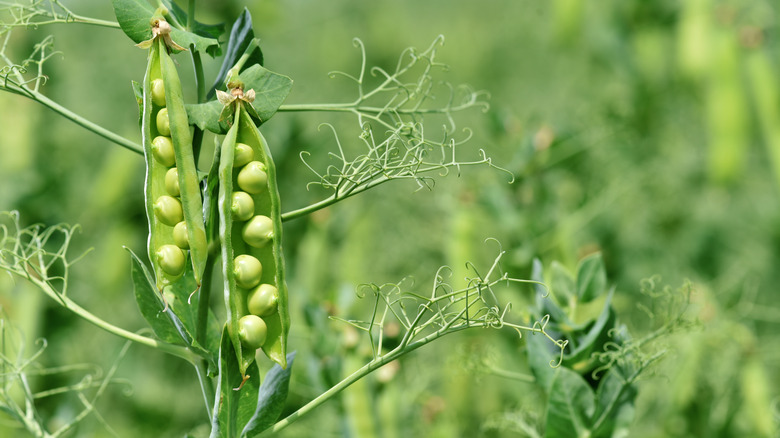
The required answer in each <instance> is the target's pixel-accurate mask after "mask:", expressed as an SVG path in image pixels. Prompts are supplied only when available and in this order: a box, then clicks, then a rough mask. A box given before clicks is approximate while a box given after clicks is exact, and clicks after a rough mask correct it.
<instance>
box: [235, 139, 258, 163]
mask: <svg viewBox="0 0 780 438" xmlns="http://www.w3.org/2000/svg"><path fill="white" fill-rule="evenodd" d="M254 157H255V151H253V150H252V147H251V146H249V145H246V144H244V143H236V148H235V152H234V155H233V167H241V166H243V165H245V164H246V163H248V162H250V161H252V158H254Z"/></svg>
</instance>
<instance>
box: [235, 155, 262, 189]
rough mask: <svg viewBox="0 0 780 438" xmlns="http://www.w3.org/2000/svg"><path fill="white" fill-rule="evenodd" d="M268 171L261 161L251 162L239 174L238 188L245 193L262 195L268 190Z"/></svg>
mask: <svg viewBox="0 0 780 438" xmlns="http://www.w3.org/2000/svg"><path fill="white" fill-rule="evenodd" d="M267 170H268V169H267V168H266V165H265V164H263V163H262V162H260V161H251V162H249V163H247V165H246V166H244V168H243V169H241V171H240V172H238V186H239V187H241V189H242V190H244V191H245V192H249V193H252V194H255V193H260V192H262V191H264V190H267V188H268V173H267V172H266V171H267Z"/></svg>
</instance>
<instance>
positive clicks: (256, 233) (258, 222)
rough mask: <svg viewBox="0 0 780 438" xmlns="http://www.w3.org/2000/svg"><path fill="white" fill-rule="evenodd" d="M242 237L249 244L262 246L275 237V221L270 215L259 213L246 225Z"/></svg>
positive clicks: (257, 246) (256, 246)
mask: <svg viewBox="0 0 780 438" xmlns="http://www.w3.org/2000/svg"><path fill="white" fill-rule="evenodd" d="M241 237H243V238H244V242H246V243H247V245H250V246H254V247H255V248H262V247H264V246H266V245H267V244H268V242H270V241H271V240H273V238H274V222H273V221H272V220H271V218H269V217H268V216H263V215H257V216H255V217H253V218H252V219H251V220H250V221H249V222H247V223H246V225H244V228H243V229H242V230H241Z"/></svg>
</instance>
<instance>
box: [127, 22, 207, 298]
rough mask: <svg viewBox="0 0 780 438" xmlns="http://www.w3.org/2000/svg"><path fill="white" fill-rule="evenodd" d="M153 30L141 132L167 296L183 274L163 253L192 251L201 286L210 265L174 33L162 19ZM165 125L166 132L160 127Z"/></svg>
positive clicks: (151, 249) (152, 227)
mask: <svg viewBox="0 0 780 438" xmlns="http://www.w3.org/2000/svg"><path fill="white" fill-rule="evenodd" d="M151 24H152V26H153V37H152V39H151V40H150V41H147V42H145V43H144V44H143V45H142V47H144V48H149V61H148V65H147V69H146V74H145V76H144V83H143V100H142V105H143V110H142V116H141V130H142V136H143V144H144V157H145V161H146V181H145V187H146V189H145V196H146V212H147V217H148V219H149V238H148V242H147V247H148V248H147V249H148V254H149V259H150V260H151V262H152V265H153V268H154V272H155V277H156V284H157V288H158V289H161V290H162V288H163V287H165V286H166V285H168V284H171V283H172V282H174V281H176V280H178V279H179V278H180V277H181V275H182V272H183V269H171V263H172V262H171V261H169V260H167V259H166V258H165V257H162V256H161V255H160V254H174V253H175V252H174V251H163V252H160V249H161V248H163V247H166V245H177V243H178V247H188V249H189V255H190V259H191V261H192V266H193V271H194V276H195V281H196V283H197V284H198V285H200V282H201V276H202V274H203V270H204V268H205V264H206V257H207V242H206V232H205V227H204V224H203V213H202V210H203V208H202V201H201V197H200V190H199V187H198V177H197V168H196V167H195V159H194V156H193V152H192V135H191V134H190V128H189V124H188V121H187V114H186V112H185V109H184V101H183V99H182V92H181V83H180V82H179V77H178V74H177V72H176V66H175V64H174V63H173V60H172V59H171V57H170V55H169V53H168V50H169V49H168V46H167V42H166V37H168V35H167V33H166V30H167V31H170V26H168V24H167V23H166V22H165V21H164V20H162V19H161V18H159V17H155V18H154V19H153V20H152V23H151ZM165 113H167V114H165ZM163 116H164V117H163ZM163 119H164V125H165V126H162V125H160V122H159V121H160V120H163ZM171 149H172V151H171ZM174 169H175V171H172V170H174ZM169 172H170V175H171V176H173V177H174V178H176V180H177V181H171V176H169V177H168V178H167V184H166V175H168V174H169ZM180 216H181V217H180ZM182 219H183V222H184V223H185V224H186V227H182V228H186V235H187V239H186V240H187V244H186V245H185V244H183V243H182V241H181V238H179V239H178V242H177V239H174V233H173V227H174V225H177V223H179V222H180V221H182ZM166 248H170V247H166ZM176 257H177V258H178V253H176ZM177 262H178V260H177Z"/></svg>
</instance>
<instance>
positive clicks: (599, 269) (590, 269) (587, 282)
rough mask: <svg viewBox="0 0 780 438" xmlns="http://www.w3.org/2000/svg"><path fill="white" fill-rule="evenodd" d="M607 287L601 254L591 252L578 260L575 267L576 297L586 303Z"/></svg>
mask: <svg viewBox="0 0 780 438" xmlns="http://www.w3.org/2000/svg"><path fill="white" fill-rule="evenodd" d="M606 289H607V272H606V270H605V269H604V260H603V259H602V258H601V254H593V255H590V256H588V257H585V258H584V259H582V261H580V264H579V266H578V267H577V298H578V299H579V300H580V301H581V302H583V303H587V302H589V301H592V300H593V299H595V298H597V297H598V296H599V295H601V294H602V293H604V291H605V290H606Z"/></svg>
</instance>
